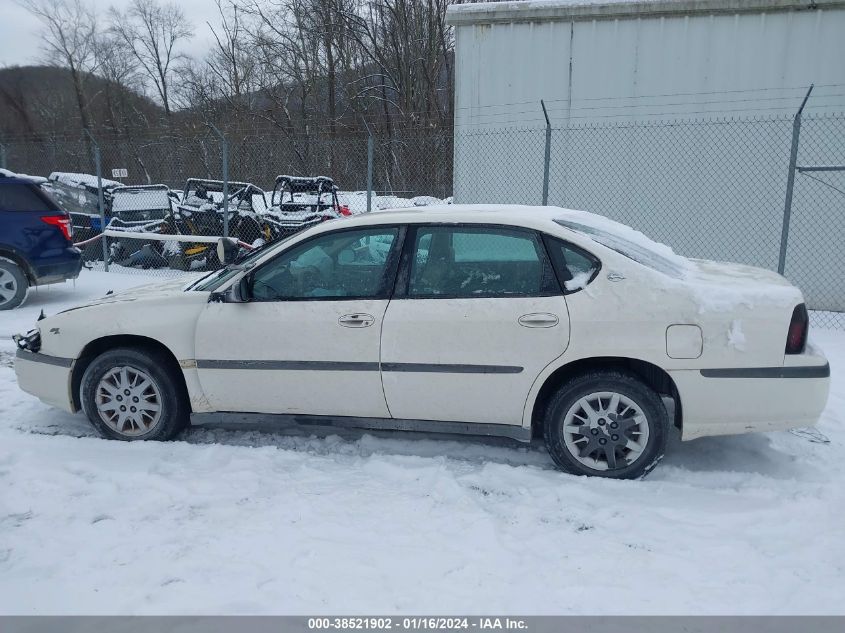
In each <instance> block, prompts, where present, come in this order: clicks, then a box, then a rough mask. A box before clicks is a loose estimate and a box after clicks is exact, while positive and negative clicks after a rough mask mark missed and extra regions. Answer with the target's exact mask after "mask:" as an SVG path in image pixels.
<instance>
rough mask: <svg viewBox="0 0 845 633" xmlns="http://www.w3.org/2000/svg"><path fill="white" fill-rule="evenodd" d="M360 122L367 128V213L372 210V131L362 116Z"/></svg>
mask: <svg viewBox="0 0 845 633" xmlns="http://www.w3.org/2000/svg"><path fill="white" fill-rule="evenodd" d="M361 121H362V122H363V123H364V127H365V128H367V213H369V212H370V211H372V208H373V131H372V130H371V129H370V124H369V123H367V119H365V118H364V117H363V116H362V117H361Z"/></svg>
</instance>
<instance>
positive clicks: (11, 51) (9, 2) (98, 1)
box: [0, 0, 218, 66]
mask: <svg viewBox="0 0 845 633" xmlns="http://www.w3.org/2000/svg"><path fill="white" fill-rule="evenodd" d="M90 1H91V5H92V6H94V7H95V8H96V9H97V12H98V13H100V14H103V15H104V14H105V13H106V12H107V11H108V9H109V7H111V6H115V7H118V8H120V9H123V8H124V7H125V6H126V5H127V4H129V0H90ZM178 4H179V6H181V7H182V10H183V11H184V12H185V15H187V16H188V19H189V21H190V22H191V24H192V25H193V27H194V33H195V34H194V37H193V39H192V40H191V41H190V42H188V43H187V45H185V47H184V52H186V53H188V54H189V55H193V56H196V57H201V56H202V55H203V54H204V53H205V52H206V51H207V50H208V48H209V46H210V45H211V41H212V36H211V32H210V31H209V28H208V25H207V24H206V22H207V21H210V22H211V23H212V24H216V23H217V18H218V13H217V5H215V3H214V0H179V2H178ZM0 8H2V11H0V66H11V65H18V66H25V65H28V64H35V63H38V61H39V57H40V55H41V48H40V46H41V42H40V39H39V36H38V32H39V30H40V26H41V23H40V22H39V21H38V19H37V18H35V17H33V16H32V15H31V14H30V13H29V12H28V11H27V10H26V9H24V8H23V7H21V6H20V5H18V4H17V3H16V2H15V0H0Z"/></svg>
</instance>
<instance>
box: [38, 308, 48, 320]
mask: <svg viewBox="0 0 845 633" xmlns="http://www.w3.org/2000/svg"><path fill="white" fill-rule="evenodd" d="M46 318H47V315H46V314H44V308H41V314H39V315H38V320H39V321H43V320H44V319H46Z"/></svg>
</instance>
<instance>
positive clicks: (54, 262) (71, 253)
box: [31, 246, 82, 286]
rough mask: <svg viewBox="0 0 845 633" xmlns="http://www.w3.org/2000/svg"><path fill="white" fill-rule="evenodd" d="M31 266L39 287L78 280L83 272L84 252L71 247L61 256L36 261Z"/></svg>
mask: <svg viewBox="0 0 845 633" xmlns="http://www.w3.org/2000/svg"><path fill="white" fill-rule="evenodd" d="M31 266H32V272H33V273H34V275H35V285H38V286H42V285H45V284H52V283H57V282H60V281H66V280H68V279H76V278H77V277H79V273H80V271H81V270H82V252H81V251H80V250H79V249H78V248H75V247H72V246H69V247H68V248H66V249H65V250H64V251H63V252H62V253H61V255H58V256H56V257H51V258H49V259H39V260H36V261H34V262H32V263H31Z"/></svg>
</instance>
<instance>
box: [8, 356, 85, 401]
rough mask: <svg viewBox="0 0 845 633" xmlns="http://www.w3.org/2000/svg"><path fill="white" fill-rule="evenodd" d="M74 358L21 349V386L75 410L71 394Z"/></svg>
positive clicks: (18, 372)
mask: <svg viewBox="0 0 845 633" xmlns="http://www.w3.org/2000/svg"><path fill="white" fill-rule="evenodd" d="M73 362H74V361H73V359H71V358H59V357H56V356H48V355H46V354H40V353H36V352H29V351H26V350H22V349H19V350H18V352H17V355H16V358H15V374H16V375H17V378H18V386H19V387H20V388H21V389H23V390H24V391H25V392H27V393H29V394H32V395H33V396H35V397H36V398H38V399H39V400H41V401H42V402H44V403H45V404H48V405H50V406H52V407H56V408H58V409H62V410H64V411H68V412H69V413H75V412H76V411H75V408H74V406H73V398H72V397H71V374H72V371H73Z"/></svg>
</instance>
